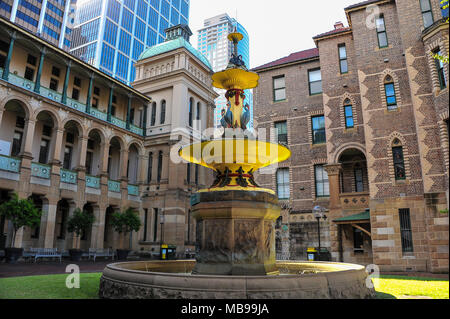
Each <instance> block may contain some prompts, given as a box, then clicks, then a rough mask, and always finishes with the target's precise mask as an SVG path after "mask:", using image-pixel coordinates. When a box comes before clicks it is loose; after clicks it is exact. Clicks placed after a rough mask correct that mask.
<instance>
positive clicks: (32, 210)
mask: <svg viewBox="0 0 450 319" xmlns="http://www.w3.org/2000/svg"><path fill="white" fill-rule="evenodd" d="M41 214H42V211H41V210H39V209H38V208H36V207H35V206H34V203H33V201H32V200H30V199H19V196H18V195H17V194H13V196H12V199H10V200H9V201H7V202H5V203H3V204H2V205H0V216H5V218H6V219H8V220H9V221H10V222H11V223H12V225H13V236H12V242H11V247H12V248H14V247H15V243H16V235H17V232H18V231H19V230H20V229H21V228H22V227H24V226H28V227H35V226H37V225H39V223H40V221H41Z"/></svg>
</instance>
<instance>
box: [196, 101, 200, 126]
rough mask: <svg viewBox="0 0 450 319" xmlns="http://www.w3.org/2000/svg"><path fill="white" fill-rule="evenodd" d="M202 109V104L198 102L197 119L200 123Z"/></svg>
mask: <svg viewBox="0 0 450 319" xmlns="http://www.w3.org/2000/svg"><path fill="white" fill-rule="evenodd" d="M200 108H201V105H200V102H198V103H197V117H196V119H197V121H200Z"/></svg>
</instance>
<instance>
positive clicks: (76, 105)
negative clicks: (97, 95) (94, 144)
mask: <svg viewBox="0 0 450 319" xmlns="http://www.w3.org/2000/svg"><path fill="white" fill-rule="evenodd" d="M3 71H4V70H3V69H1V68H0V79H1V77H2V75H3ZM8 82H10V83H11V84H14V85H16V86H19V87H22V88H24V89H26V90H29V91H34V87H35V83H34V82H33V81H29V80H27V79H25V78H23V77H20V76H18V75H16V74H14V73H9V78H8ZM39 91H40V92H39V94H40V95H42V96H43V97H46V98H49V99H51V100H53V101H56V102H59V103H62V94H61V93H59V92H56V91H53V90H51V89H49V88H46V87H43V86H41V87H40V90H39ZM65 105H67V106H68V107H70V108H72V109H75V110H78V111H80V112H86V104H84V103H81V102H79V101H76V100H74V99H71V98H69V97H67V102H66V104H65ZM89 114H90V115H92V116H93V117H95V118H97V119H99V120H102V121H105V122H107V121H108V115H107V114H106V113H104V112H102V111H99V110H98V109H96V108H91V110H90V113H89ZM111 124H113V125H116V126H118V127H120V128H122V129H125V130H128V131H130V132H132V133H135V134H138V135H141V136H142V135H144V130H143V129H142V128H140V127H137V126H135V125H130V129H127V124H126V122H125V121H124V120H121V119H118V118H116V117H114V116H111Z"/></svg>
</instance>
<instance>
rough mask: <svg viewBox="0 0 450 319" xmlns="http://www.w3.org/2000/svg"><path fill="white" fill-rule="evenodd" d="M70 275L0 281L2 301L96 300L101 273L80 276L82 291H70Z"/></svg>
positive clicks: (2, 279)
mask: <svg viewBox="0 0 450 319" xmlns="http://www.w3.org/2000/svg"><path fill="white" fill-rule="evenodd" d="M68 275H69V274H62V275H51V276H30V277H12V278H1V279H0V299H96V298H98V287H99V282H100V277H101V276H102V274H101V273H96V274H80V289H76V288H74V289H68V288H67V287H66V278H67V276H68Z"/></svg>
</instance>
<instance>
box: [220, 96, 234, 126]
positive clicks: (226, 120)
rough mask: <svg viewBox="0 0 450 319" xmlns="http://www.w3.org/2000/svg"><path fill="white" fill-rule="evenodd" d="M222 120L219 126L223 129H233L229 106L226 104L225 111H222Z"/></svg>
mask: <svg viewBox="0 0 450 319" xmlns="http://www.w3.org/2000/svg"><path fill="white" fill-rule="evenodd" d="M221 114H222V119H221V120H220V124H221V125H222V127H223V128H232V127H233V112H231V104H230V102H228V103H227V110H226V111H225V109H223V110H222V113H221Z"/></svg>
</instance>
